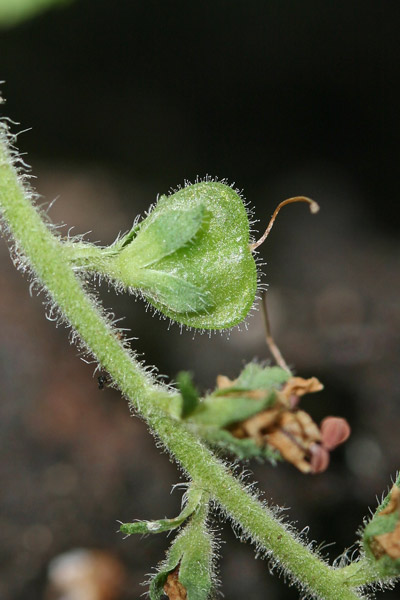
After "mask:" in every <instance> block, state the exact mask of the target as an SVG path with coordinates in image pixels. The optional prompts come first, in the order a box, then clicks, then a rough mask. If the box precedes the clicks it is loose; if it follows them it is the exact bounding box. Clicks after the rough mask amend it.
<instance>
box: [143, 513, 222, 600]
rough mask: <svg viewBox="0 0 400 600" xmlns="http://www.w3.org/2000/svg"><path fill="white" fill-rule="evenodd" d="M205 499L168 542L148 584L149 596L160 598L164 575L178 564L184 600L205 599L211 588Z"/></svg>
mask: <svg viewBox="0 0 400 600" xmlns="http://www.w3.org/2000/svg"><path fill="white" fill-rule="evenodd" d="M207 509H208V507H207V503H204V504H202V505H201V506H199V508H198V509H197V510H196V511H195V512H194V513H193V515H192V517H191V519H190V521H189V522H188V524H187V525H186V527H185V528H184V529H183V530H182V532H181V533H180V534H179V535H178V536H177V537H176V538H175V540H174V541H173V542H172V544H171V546H170V549H169V550H168V554H167V558H166V560H165V561H164V562H163V563H162V564H161V565H160V568H159V572H158V573H157V574H156V575H155V577H154V578H153V579H152V581H151V584H150V590H149V593H150V599H151V600H161V598H162V597H163V596H164V590H163V587H164V584H165V582H166V580H167V577H168V575H169V574H170V573H171V572H172V571H175V569H176V568H177V567H179V577H178V579H179V581H180V583H181V584H182V585H183V586H184V587H185V589H186V592H187V598H188V600H207V599H208V598H209V596H210V592H211V589H212V584H213V582H212V579H213V578H212V559H213V548H212V538H211V535H210V531H209V528H207V525H206V516H207Z"/></svg>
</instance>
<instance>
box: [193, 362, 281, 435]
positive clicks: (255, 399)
mask: <svg viewBox="0 0 400 600" xmlns="http://www.w3.org/2000/svg"><path fill="white" fill-rule="evenodd" d="M290 376H291V375H290V373H288V372H287V371H285V370H284V369H281V368H280V367H262V366H261V365H257V364H256V363H249V364H248V365H246V366H245V368H244V369H243V371H242V372H241V374H240V375H239V377H238V378H237V379H236V381H234V382H232V386H230V387H226V388H222V389H216V390H215V391H214V392H213V393H212V394H210V395H209V396H206V398H204V400H202V401H201V402H200V404H199V405H198V406H197V407H196V409H195V410H194V411H193V412H192V414H191V415H190V417H189V419H188V421H189V422H193V423H196V424H198V425H210V426H211V425H212V426H214V427H220V428H226V427H228V426H229V425H232V424H233V423H238V422H240V421H244V420H246V419H249V418H250V417H252V416H253V415H256V414H257V413H259V412H261V411H262V410H265V409H266V408H269V407H270V406H272V405H273V404H274V402H275V399H276V395H275V392H276V390H278V389H280V388H281V387H282V386H283V385H284V384H285V383H286V382H287V380H288V379H289V377H290Z"/></svg>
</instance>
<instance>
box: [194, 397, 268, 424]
mask: <svg viewBox="0 0 400 600" xmlns="http://www.w3.org/2000/svg"><path fill="white" fill-rule="evenodd" d="M262 394H263V396H262V398H251V397H248V396H246V395H245V393H243V395H242V396H238V395H231V396H228V395H226V396H219V395H214V394H211V395H210V396H206V397H205V398H204V400H203V402H201V404H199V406H198V407H197V408H196V410H195V411H194V412H192V414H191V415H190V416H189V418H188V421H189V422H191V423H196V424H199V425H212V426H215V427H219V428H223V427H229V425H232V424H233V423H239V422H240V421H245V420H246V419H249V418H250V417H252V416H253V415H256V414H257V413H259V412H261V411H262V410H265V409H266V408H269V407H270V406H272V405H273V404H274V402H275V391H274V390H265V393H264V391H263V392H262Z"/></svg>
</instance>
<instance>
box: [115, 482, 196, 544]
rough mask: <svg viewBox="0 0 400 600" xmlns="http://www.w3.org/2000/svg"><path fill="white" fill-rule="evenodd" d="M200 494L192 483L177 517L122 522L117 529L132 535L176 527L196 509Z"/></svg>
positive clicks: (160, 531)
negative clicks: (184, 503)
mask: <svg viewBox="0 0 400 600" xmlns="http://www.w3.org/2000/svg"><path fill="white" fill-rule="evenodd" d="M202 494H203V492H202V491H201V490H199V489H198V488H196V487H195V486H193V485H192V486H191V487H190V488H189V490H188V493H187V502H186V505H185V507H184V508H183V510H182V511H181V512H180V513H179V515H178V516H177V517H175V518H173V519H159V520H158V521H136V522H134V523H123V524H122V525H121V526H120V528H119V530H120V531H121V533H126V534H127V535H132V534H134V533H141V534H145V533H162V532H163V531H170V530H171V529H176V528H177V527H179V526H180V525H182V523H184V521H186V519H187V518H188V517H190V515H191V514H192V513H193V512H194V511H195V510H196V508H197V507H198V505H199V503H200V501H201V498H202Z"/></svg>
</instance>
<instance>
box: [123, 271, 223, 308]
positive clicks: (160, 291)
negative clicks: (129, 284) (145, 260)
mask: <svg viewBox="0 0 400 600" xmlns="http://www.w3.org/2000/svg"><path fill="white" fill-rule="evenodd" d="M135 279H136V282H135V287H137V288H138V289H140V291H141V292H142V294H143V296H144V297H145V298H146V300H148V301H149V302H150V303H151V304H154V305H157V306H159V307H161V305H163V306H168V307H169V308H170V309H171V310H174V311H176V312H177V313H180V312H185V313H188V314H189V313H194V314H196V313H198V312H202V311H205V310H208V309H211V307H212V303H213V301H212V297H211V294H210V293H209V292H206V291H204V290H202V289H201V288H199V287H197V286H196V285H194V284H193V283H191V282H190V281H187V280H186V279H184V277H181V276H179V275H175V274H174V273H166V272H165V271H158V270H155V269H140V270H138V271H137V272H136V275H135ZM160 310H161V308H160ZM161 312H163V311H161Z"/></svg>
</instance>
